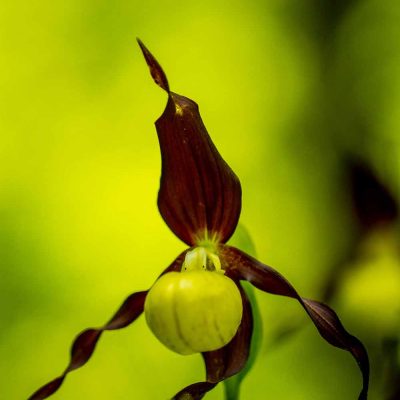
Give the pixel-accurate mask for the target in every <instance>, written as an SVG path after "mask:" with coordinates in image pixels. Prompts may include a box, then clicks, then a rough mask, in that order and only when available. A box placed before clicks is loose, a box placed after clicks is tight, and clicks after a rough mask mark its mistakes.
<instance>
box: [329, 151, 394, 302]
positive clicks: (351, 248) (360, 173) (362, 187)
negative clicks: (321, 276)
mask: <svg viewBox="0 0 400 400" xmlns="http://www.w3.org/2000/svg"><path fill="white" fill-rule="evenodd" d="M343 160H344V161H343V162H342V165H343V168H344V174H343V175H344V176H343V182H342V187H344V189H345V190H346V192H347V193H349V197H350V198H349V207H350V208H351V210H352V213H353V216H354V221H353V224H352V225H353V226H354V235H353V237H352V239H351V240H349V242H348V243H347V246H346V247H345V249H344V250H343V252H342V254H341V255H340V256H338V258H337V259H336V260H335V261H334V263H333V267H332V268H331V269H330V271H331V272H330V276H329V277H328V279H327V280H326V281H325V287H324V288H323V296H322V298H323V299H324V301H328V300H330V299H331V298H332V297H334V295H335V294H336V292H337V289H338V287H339V286H340V282H341V280H342V278H343V274H344V273H345V271H346V270H347V269H348V268H349V267H350V266H354V265H356V263H354V262H353V261H355V260H356V258H357V256H358V249H359V247H360V245H361V243H362V242H363V240H364V238H365V237H366V236H367V235H368V234H369V233H370V232H371V231H373V230H375V229H381V228H384V227H388V226H391V225H392V224H394V223H395V222H396V221H397V220H398V217H399V205H398V203H397V202H396V199H395V197H394V196H393V194H392V193H391V191H390V189H389V188H388V187H386V186H385V185H384V184H383V182H381V181H380V180H379V178H378V176H377V174H375V172H374V171H373V170H372V168H370V167H369V166H368V164H367V163H366V162H364V161H362V160H361V159H359V158H358V157H355V156H350V157H349V156H346V157H345V158H344V159H343Z"/></svg>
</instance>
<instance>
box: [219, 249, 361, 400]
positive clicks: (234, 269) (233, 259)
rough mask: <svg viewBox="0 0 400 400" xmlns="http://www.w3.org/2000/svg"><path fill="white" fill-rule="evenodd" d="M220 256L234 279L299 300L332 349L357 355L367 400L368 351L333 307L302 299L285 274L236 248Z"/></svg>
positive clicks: (227, 250)
mask: <svg viewBox="0 0 400 400" xmlns="http://www.w3.org/2000/svg"><path fill="white" fill-rule="evenodd" d="M219 255H220V258H221V261H222V263H223V267H224V268H225V269H226V275H227V276H230V277H231V278H232V279H234V280H239V279H242V280H247V281H249V282H250V283H252V284H253V285H254V286H255V287H257V288H258V289H261V290H263V291H265V292H269V293H272V294H278V295H282V296H287V297H292V298H294V299H296V300H298V301H299V302H300V304H301V305H302V306H303V308H304V309H305V310H306V311H307V314H308V315H309V316H310V318H311V320H312V321H313V323H314V325H315V326H316V328H317V329H318V331H319V333H320V335H321V336H322V337H323V338H324V339H325V340H326V341H327V342H328V343H330V344H331V345H333V346H336V347H339V348H341V349H344V350H347V351H349V352H350V353H351V354H352V355H353V357H354V358H355V360H356V361H357V363H358V366H359V368H360V370H361V373H362V376H363V388H362V391H361V393H360V395H359V400H365V399H367V393H368V383H369V361H368V354H367V351H366V350H365V348H364V346H363V344H362V343H361V342H360V341H359V340H358V339H357V338H356V337H354V336H352V335H350V334H349V333H348V332H347V331H346V330H345V328H344V327H343V325H342V323H341V322H340V320H339V318H338V316H337V315H336V313H335V312H334V311H333V310H332V309H331V308H330V307H328V306H327V305H325V304H323V303H320V302H318V301H314V300H309V299H305V298H302V297H300V296H299V294H298V293H297V292H296V290H295V289H294V287H293V286H292V285H291V284H290V283H289V282H288V281H287V280H286V279H285V278H284V277H283V276H282V275H281V274H279V273H278V272H277V271H275V270H274V269H273V268H271V267H269V266H267V265H265V264H262V263H261V262H259V261H257V260H256V259H255V258H253V257H250V256H249V255H247V254H245V253H243V252H242V251H240V250H238V249H236V248H234V247H230V246H222V247H221V250H220V253H219Z"/></svg>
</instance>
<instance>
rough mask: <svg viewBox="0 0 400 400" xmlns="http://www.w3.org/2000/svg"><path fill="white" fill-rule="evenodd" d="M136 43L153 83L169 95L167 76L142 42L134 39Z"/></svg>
mask: <svg viewBox="0 0 400 400" xmlns="http://www.w3.org/2000/svg"><path fill="white" fill-rule="evenodd" d="M136 40H137V42H138V43H139V46H140V48H141V49H142V52H143V55H144V58H145V60H146V63H147V65H148V66H149V68H150V73H151V76H152V77H153V79H154V82H155V83H157V85H158V86H160V87H161V88H162V89H164V90H165V91H166V92H167V93H169V84H168V79H167V76H166V75H165V72H164V71H163V69H162V68H161V65H160V64H159V63H158V61H157V60H156V59H155V58H154V56H153V54H151V53H150V51H149V50H148V49H147V47H146V46H145V45H144V44H143V42H142V41H141V40H140V39H139V38H136Z"/></svg>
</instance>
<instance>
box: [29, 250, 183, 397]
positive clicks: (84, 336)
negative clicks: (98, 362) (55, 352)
mask: <svg viewBox="0 0 400 400" xmlns="http://www.w3.org/2000/svg"><path fill="white" fill-rule="evenodd" d="M185 254H186V251H184V252H183V253H181V254H180V255H179V256H178V257H177V258H176V259H175V260H174V262H173V263H172V264H171V265H170V266H169V267H168V268H167V269H166V270H165V271H164V272H163V273H162V274H161V275H163V274H165V273H167V272H171V271H178V270H179V269H180V268H181V266H182V263H183V260H184V257H185ZM147 293H148V291H147V290H146V291H142V292H136V293H133V294H131V295H130V296H128V298H127V299H126V300H125V301H124V302H123V303H122V305H121V307H120V308H119V309H118V311H117V312H116V313H115V314H114V316H113V317H112V318H111V319H110V320H109V321H108V322H107V323H106V324H105V325H104V326H102V327H101V328H89V329H86V330H84V331H83V332H82V333H80V334H79V335H78V336H77V337H76V339H75V340H74V342H73V344H72V348H71V358H70V362H69V365H68V366H67V368H66V369H65V371H64V372H63V373H62V374H61V375H60V376H59V377H57V378H55V379H53V380H52V381H51V382H49V383H47V384H45V385H44V386H42V387H41V388H40V389H38V390H37V391H36V392H35V393H34V394H33V395H31V396H30V397H29V399H28V400H42V399H46V398H48V397H49V396H51V395H52V394H53V393H55V392H56V391H57V390H58V389H59V387H60V386H61V384H62V383H63V381H64V379H65V377H66V376H67V374H68V373H69V372H71V371H73V370H75V369H77V368H80V367H82V366H83V365H85V364H86V363H87V362H88V361H89V359H90V357H91V356H92V354H93V352H94V350H95V348H96V344H97V342H98V340H99V339H100V336H101V335H102V334H103V332H104V331H112V330H116V329H122V328H125V327H126V326H128V325H130V324H131V323H132V322H134V321H135V320H136V318H138V317H139V316H140V314H141V313H142V312H143V309H144V302H145V299H146V296H147Z"/></svg>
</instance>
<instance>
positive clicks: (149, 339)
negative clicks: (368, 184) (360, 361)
mask: <svg viewBox="0 0 400 400" xmlns="http://www.w3.org/2000/svg"><path fill="white" fill-rule="evenodd" d="M333 3H336V5H335V6H334V5H333ZM399 20H400V3H397V2H394V1H389V0H384V1H378V0H374V1H370V0H367V1H354V2H351V1H347V2H344V1H343V3H342V2H330V1H322V2H321V1H318V0H314V1H313V0H306V1H301V2H294V1H287V0H272V1H268V2H265V1H261V0H259V1H244V0H236V1H231V2H227V1H221V0H217V1H211V0H206V1H199V2H194V1H174V2H173V1H157V0H148V1H144V0H143V1H137V0H116V1H107V0H99V1H94V0H89V1H83V2H82V1H77V0H64V1H60V0H56V1H49V0H42V1H39V2H36V1H27V0H25V1H18V0H17V1H14V2H12V1H3V2H2V3H1V5H0V311H1V312H0V360H1V361H0V381H1V385H0V398H1V399H6V400H14V399H16V400H17V399H23V398H27V397H28V395H29V394H30V393H31V392H33V391H34V390H35V389H37V388H38V387H39V386H40V385H42V384H44V383H45V382H47V381H48V380H50V379H52V378H53V377H55V376H56V375H57V374H58V373H60V372H61V371H62V370H63V368H64V367H65V366H66V364H67V361H68V350H69V346H70V343H71V341H72V339H73V338H74V336H75V335H76V334H77V333H78V332H79V331H81V330H82V329H84V328H86V327H89V326H99V325H101V324H102V323H104V322H106V320H107V319H108V318H109V317H110V316H111V314H112V313H113V312H114V311H115V309H116V308H117V307H118V306H119V304H120V303H121V302H122V300H123V299H124V298H125V297H126V296H127V295H128V294H130V293H131V292H134V291H138V290H143V289H145V288H148V287H149V286H150V285H151V284H152V282H153V281H154V279H155V278H156V277H157V275H158V273H159V272H160V271H161V270H162V269H163V268H165V267H166V266H167V265H168V263H169V262H170V261H172V260H173V258H174V257H175V256H176V255H177V254H178V252H180V251H181V250H182V249H184V245H183V244H182V243H180V242H179V241H178V239H176V238H175V237H174V236H173V234H172V233H171V232H170V231H169V230H168V228H167V227H166V225H165V224H164V222H163V221H162V219H161V217H160V216H159V214H158V210H157V207H156V194H157V190H158V183H159V176H160V154H159V149H158V142H157V137H156V133H155V128H154V126H153V121H154V120H155V119H156V118H157V117H158V116H159V115H160V114H161V113H162V111H163V109H164V106H165V103H166V96H165V93H164V92H163V91H161V90H159V88H157V87H156V86H155V85H154V83H153V82H152V81H151V78H150V76H149V73H148V69H147V66H146V65H145V63H144V60H143V59H142V55H141V54H140V51H139V48H138V46H137V44H136V42H135V37H136V36H139V37H140V38H141V39H142V40H143V41H144V43H145V44H146V45H147V46H148V47H149V49H150V50H151V51H152V52H153V53H154V54H155V55H156V57H157V58H158V59H159V60H160V62H161V64H162V65H163V67H164V69H165V71H166V73H167V75H168V77H169V81H170V84H171V87H172V89H173V90H174V91H176V92H178V93H181V94H184V95H186V96H188V97H190V98H192V99H194V100H195V101H196V102H198V104H199V105H200V110H201V112H202V116H203V120H204V122H205V124H206V126H207V127H208V130H209V132H210V134H211V136H212V138H213V140H214V142H215V143H216V145H217V147H218V148H219V150H220V152H221V154H222V155H223V157H224V158H225V159H226V160H227V162H228V163H229V164H230V165H231V166H232V168H233V169H234V170H235V172H236V173H237V174H238V176H239V177H240V179H241V181H242V186H243V193H244V194H243V213H242V217H241V222H242V223H243V224H244V225H245V226H246V227H247V229H248V230H249V232H250V234H251V236H252V239H253V241H254V243H255V245H256V248H257V253H258V257H259V258H260V259H261V260H262V261H264V262H266V263H268V264H271V265H273V266H274V267H275V268H277V269H278V270H279V271H281V272H282V273H283V274H284V275H285V276H286V277H287V278H288V279H289V280H290V281H291V282H292V283H293V284H294V285H295V287H296V288H298V290H299V291H300V292H301V293H302V294H303V295H304V296H306V297H315V298H318V297H319V296H320V295H321V292H322V287H323V286H324V281H325V280H326V279H327V277H328V276H329V273H330V270H331V268H332V266H333V265H335V263H336V261H337V258H336V257H337V255H338V254H340V253H342V252H343V251H344V250H343V249H345V248H347V247H348V244H349V243H351V241H352V235H353V231H354V229H355V228H354V226H353V225H352V216H351V210H350V207H349V198H348V194H347V193H346V190H345V189H344V187H343V185H341V180H340V154H341V152H347V153H348V152H354V153H356V154H358V155H360V156H362V157H363V158H364V159H365V160H366V161H367V162H368V163H370V165H371V167H372V168H374V170H375V171H376V173H377V174H378V176H379V177H380V178H381V179H382V181H383V182H384V184H386V185H387V186H388V187H389V188H391V190H392V191H393V192H394V193H396V191H397V190H398V189H399V180H398V175H397V174H398V172H399V171H398V169H399V164H398V157H399V145H400V139H399V138H400V135H399V130H400V112H399V109H400V52H399V48H400V47H399V46H398V40H399V37H400V24H399ZM393 232H394V230H392V231H391V233H389V234H388V233H387V232H386V233H385V235H388V236H385V237H382V235H380V234H379V233H374V235H372V236H371V235H370V236H369V237H368V238H367V239H366V241H365V243H364V244H363V245H362V246H361V247H360V252H361V253H362V254H364V256H363V255H361V256H360V257H359V258H358V259H357V262H356V263H357V267H356V268H349V271H350V272H348V273H344V274H343V276H344V279H343V284H342V285H341V286H340V290H338V293H337V295H336V296H335V297H333V298H332V300H331V301H330V304H331V305H332V306H333V307H334V308H335V309H336V310H337V312H338V313H339V315H341V316H342V320H343V323H344V325H345V326H346V327H348V329H349V330H350V331H351V332H352V333H354V334H356V335H357V336H358V337H359V338H360V339H362V340H363V341H364V342H365V343H366V345H367V347H368V349H369V350H370V353H371V357H372V387H371V399H382V391H383V390H384V389H383V388H382V386H383V384H382V381H383V380H384V379H383V377H382V374H381V371H382V365H383V364H382V363H383V361H382V357H380V353H379V351H380V343H381V340H382V339H383V338H384V337H385V335H390V336H393V335H394V336H395V337H399V336H400V335H399V320H400V294H399V292H400V290H399V289H400V288H399V286H400V282H399V281H400V264H399V257H398V253H397V248H396V246H397V244H398V243H396V239H397V238H395V236H394V233H393ZM387 237H389V238H388V239H387V240H386V239H385V238H387ZM363 246H364V247H363ZM365 248H367V250H365ZM363 249H364V250H363ZM368 249H369V250H368ZM371 249H372V250H371ZM363 252H364V253H363ZM365 252H366V253H368V252H369V253H368V254H370V253H371V252H372V253H373V254H374V255H373V256H372V257H367V258H365ZM351 271H352V272H351ZM258 298H259V301H260V307H261V312H262V315H263V329H264V345H263V350H262V352H261V354H260V356H259V359H258V361H257V362H256V364H255V367H254V369H253V370H252V372H251V373H250V374H249V376H248V377H247V378H246V380H245V382H244V383H243V387H242V398H243V400H246V399H267V398H269V399H291V400H309V399H318V400H334V399H355V398H356V397H357V393H358V390H359V389H360V387H361V378H360V375H359V372H358V369H357V366H356V365H355V363H354V361H353V360H352V358H351V357H350V356H349V355H348V354H347V353H345V352H342V351H340V350H337V349H334V348H331V347H330V346H328V345H327V344H325V343H324V342H323V341H322V340H321V339H320V337H319V336H318V334H317V332H316V330H315V329H314V328H313V327H312V326H311V324H307V325H306V326H307V327H306V328H305V329H302V330H300V331H299V332H298V333H297V334H294V335H293V336H292V337H290V338H288V339H287V340H286V341H284V342H283V343H281V344H279V345H278V344H277V345H274V344H273V343H275V342H274V341H273V338H274V335H276V334H277V333H278V332H280V330H281V329H283V328H284V327H285V326H286V325H285V324H287V323H288V322H293V321H297V320H298V321H299V323H303V322H304V324H306V322H307V323H308V321H307V320H306V317H305V316H304V315H303V314H304V312H303V310H302V309H301V308H300V306H299V305H298V304H295V303H294V302H293V301H291V300H288V299H283V298H277V297H272V296H270V295H267V294H259V296H258ZM396 335H397V336H396ZM203 375H204V371H203V365H202V361H201V357H200V356H188V357H183V356H179V355H176V354H173V353H172V352H170V351H169V350H167V349H166V348H164V347H163V346H162V345H161V344H159V343H158V342H157V340H156V339H155V338H154V337H153V336H152V335H151V333H150V331H149V329H148V328H147V326H146V324H145V322H144V319H143V318H140V319H139V320H138V321H136V322H135V323H134V324H133V325H132V326H131V327H129V328H127V329H124V330H122V331H117V332H111V333H106V334H105V335H104V336H103V337H102V339H101V341H100V343H99V345H98V348H97V350H96V352H95V355H94V357H93V358H92V359H91V360H90V362H89V363H88V365H86V366H85V367H84V368H82V369H81V370H79V371H77V372H75V373H73V374H71V375H70V376H68V379H67V380H66V381H65V383H64V385H63V387H62V388H61V390H60V391H59V392H58V393H57V395H55V396H54V399H64V400H65V399H69V400H72V399H74V400H75V399H113V400H117V399H118V400H125V399H165V398H167V397H168V396H172V395H173V394H174V393H176V392H177V391H178V390H180V389H181V388H182V387H183V386H185V385H187V384H189V383H192V382H195V381H198V380H201V379H202V378H203ZM207 398H209V399H221V398H222V391H221V388H217V389H216V390H215V391H214V392H213V393H211V394H210V395H208V397H207Z"/></svg>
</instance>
